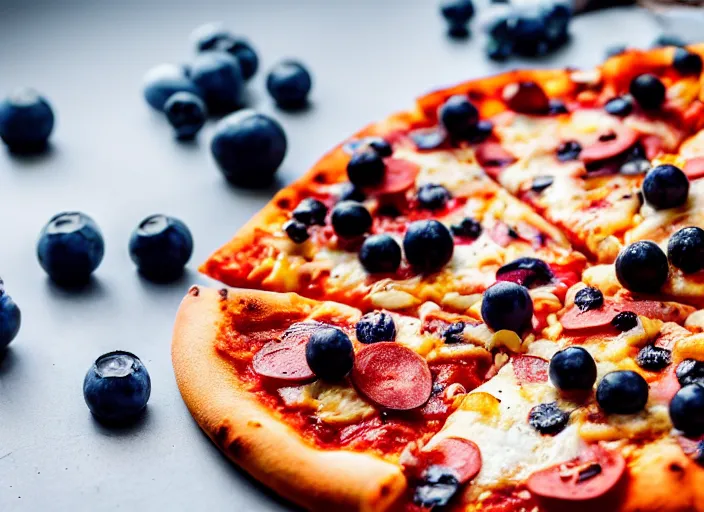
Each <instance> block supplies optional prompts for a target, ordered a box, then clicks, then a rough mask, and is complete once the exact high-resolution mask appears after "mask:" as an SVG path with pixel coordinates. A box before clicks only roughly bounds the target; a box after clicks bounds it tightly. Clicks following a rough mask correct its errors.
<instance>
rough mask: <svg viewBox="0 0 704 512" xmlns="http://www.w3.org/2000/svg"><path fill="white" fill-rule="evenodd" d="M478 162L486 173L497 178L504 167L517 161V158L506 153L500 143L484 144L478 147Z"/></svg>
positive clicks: (476, 153)
mask: <svg viewBox="0 0 704 512" xmlns="http://www.w3.org/2000/svg"><path fill="white" fill-rule="evenodd" d="M474 156H475V157H476V159H477V162H478V163H479V165H481V166H482V168H483V169H484V170H485V171H486V173H487V174H488V175H489V176H491V177H493V178H496V177H498V175H499V172H501V170H502V169H503V168H504V167H508V166H509V165H511V164H512V163H514V162H515V161H516V157H515V156H513V155H512V154H511V153H509V152H508V151H506V150H505V149H504V148H503V147H502V146H501V144H499V143H498V142H491V141H489V142H484V143H482V144H480V145H479V146H477V149H476V152H475V155H474Z"/></svg>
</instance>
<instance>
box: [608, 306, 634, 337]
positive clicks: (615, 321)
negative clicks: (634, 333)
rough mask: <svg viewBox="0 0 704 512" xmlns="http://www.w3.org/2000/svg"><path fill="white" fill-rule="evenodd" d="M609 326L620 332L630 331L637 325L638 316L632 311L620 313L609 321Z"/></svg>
mask: <svg viewBox="0 0 704 512" xmlns="http://www.w3.org/2000/svg"><path fill="white" fill-rule="evenodd" d="M611 325H612V326H613V327H614V328H615V329H617V330H619V331H621V332H626V331H630V330H631V329H633V328H634V327H635V326H637V325H638V315H636V314H635V313H634V312H633V311H621V312H620V313H618V314H617V315H616V316H615V317H613V318H612V319H611Z"/></svg>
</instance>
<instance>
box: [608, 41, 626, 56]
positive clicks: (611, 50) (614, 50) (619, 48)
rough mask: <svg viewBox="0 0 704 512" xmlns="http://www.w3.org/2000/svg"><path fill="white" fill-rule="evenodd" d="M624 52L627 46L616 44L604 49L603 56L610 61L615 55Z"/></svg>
mask: <svg viewBox="0 0 704 512" xmlns="http://www.w3.org/2000/svg"><path fill="white" fill-rule="evenodd" d="M626 50H628V46H626V45H625V44H616V45H613V46H609V47H608V48H607V49H606V52H605V55H606V58H607V59H610V58H611V57H616V56H617V55H621V54H622V53H625V51H626Z"/></svg>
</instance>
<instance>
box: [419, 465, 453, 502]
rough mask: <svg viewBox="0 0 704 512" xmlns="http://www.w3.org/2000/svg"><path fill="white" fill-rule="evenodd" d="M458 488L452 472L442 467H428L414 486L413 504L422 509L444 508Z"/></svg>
mask: <svg viewBox="0 0 704 512" xmlns="http://www.w3.org/2000/svg"><path fill="white" fill-rule="evenodd" d="M459 486H460V483H459V481H458V480H457V475H456V474H455V472H454V471H453V470H451V469H450V468H446V467H443V466H437V465H433V466H429V467H428V468H427V469H426V470H425V471H424V472H423V474H422V476H421V480H420V482H419V483H418V485H417V486H416V490H415V492H414V494H413V503H415V504H416V505H419V506H421V507H423V508H424V509H431V508H435V507H444V506H445V505H447V504H448V503H449V502H450V500H451V499H452V497H453V496H454V495H455V493H457V489H459Z"/></svg>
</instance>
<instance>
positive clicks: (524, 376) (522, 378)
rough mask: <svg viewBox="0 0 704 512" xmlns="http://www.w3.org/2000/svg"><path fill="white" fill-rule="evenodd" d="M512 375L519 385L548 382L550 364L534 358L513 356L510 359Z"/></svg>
mask: <svg viewBox="0 0 704 512" xmlns="http://www.w3.org/2000/svg"><path fill="white" fill-rule="evenodd" d="M511 363H512V364H513V374H514V375H515V376H516V380H517V381H518V383H519V384H535V383H537V382H547V381H548V367H549V366H550V363H549V362H548V361H546V360H545V359H543V358H541V357H536V356H525V355H522V356H514V357H512V358H511Z"/></svg>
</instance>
